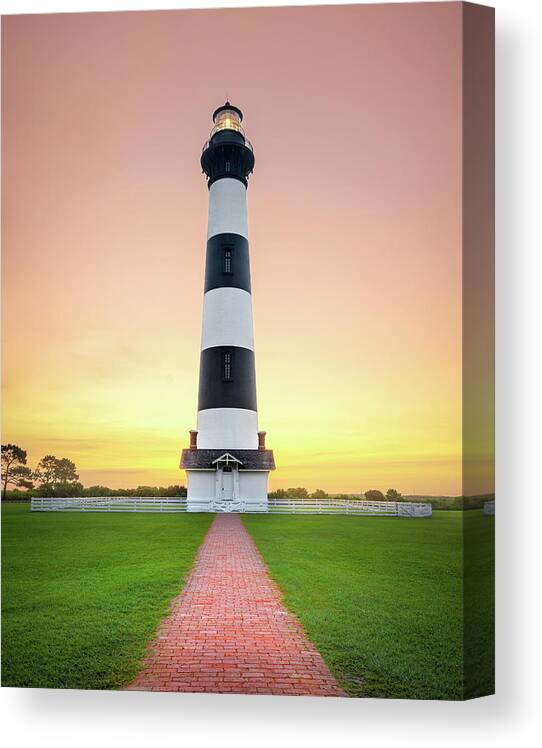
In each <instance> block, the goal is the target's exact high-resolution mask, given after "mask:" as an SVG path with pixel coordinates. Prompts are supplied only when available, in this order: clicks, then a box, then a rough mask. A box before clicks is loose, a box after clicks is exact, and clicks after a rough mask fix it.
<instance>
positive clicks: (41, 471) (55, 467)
mask: <svg viewBox="0 0 542 748" xmlns="http://www.w3.org/2000/svg"><path fill="white" fill-rule="evenodd" d="M34 479H35V480H36V481H37V482H38V483H39V484H40V493H42V495H45V496H48V495H52V494H55V493H64V494H65V495H68V496H69V495H71V496H73V495H74V492H79V490H82V488H83V487H82V486H81V484H80V483H77V481H78V479H79V476H78V475H77V472H76V467H75V463H73V462H72V461H71V460H68V459H67V458H65V457H64V458H62V459H60V460H59V459H58V457H55V456H54V455H45V457H43V458H42V459H41V460H40V461H39V462H38V466H37V467H36V470H35V472H34ZM79 487H80V489H79Z"/></svg>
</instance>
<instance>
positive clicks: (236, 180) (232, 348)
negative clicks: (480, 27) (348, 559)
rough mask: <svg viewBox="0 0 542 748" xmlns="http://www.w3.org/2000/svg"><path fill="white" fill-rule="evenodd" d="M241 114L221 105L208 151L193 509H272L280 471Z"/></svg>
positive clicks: (187, 459)
mask: <svg viewBox="0 0 542 748" xmlns="http://www.w3.org/2000/svg"><path fill="white" fill-rule="evenodd" d="M242 119H243V114H242V112H241V110H240V109H238V108H237V107H234V106H233V105H232V104H230V103H229V102H226V103H225V104H224V105H223V106H221V107H219V108H218V109H217V110H216V111H215V112H214V114H213V129H212V131H211V135H210V138H209V140H208V141H207V142H206V143H205V145H204V147H203V152H202V155H201V167H202V169H203V172H204V173H205V174H206V176H207V184H208V187H209V219H208V224H207V255H206V261H205V288H204V295H203V325H202V336H201V353H200V377H199V398H198V426H197V430H194V431H191V432H190V447H189V448H188V449H183V451H182V455H181V465H180V467H181V468H182V469H183V470H185V471H186V475H187V484H188V511H191V512H209V511H211V512H212V511H215V512H265V511H267V480H268V476H269V471H270V470H274V469H275V461H274V458H273V452H272V451H271V450H269V449H266V446H265V431H258V413H257V406H256V367H255V359H254V337H253V324H252V290H251V281H250V262H249V245H248V221H247V200H246V194H247V187H248V177H249V175H250V174H251V173H252V170H253V168H254V152H253V149H252V146H251V144H250V143H249V141H248V140H247V139H246V138H245V134H244V131H243V128H242V126H241V121H242Z"/></svg>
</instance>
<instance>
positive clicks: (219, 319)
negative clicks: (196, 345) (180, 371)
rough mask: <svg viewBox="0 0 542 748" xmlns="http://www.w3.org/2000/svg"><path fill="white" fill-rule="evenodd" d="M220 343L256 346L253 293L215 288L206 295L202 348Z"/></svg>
mask: <svg viewBox="0 0 542 748" xmlns="http://www.w3.org/2000/svg"><path fill="white" fill-rule="evenodd" d="M217 345H227V346H239V347H240V348H248V349H249V350H251V351H253V350H254V334H253V326H252V296H251V295H250V294H249V293H248V291H244V290H243V289H241V288H231V287H227V286H226V287H222V288H213V289H211V290H210V291H207V293H206V294H205V295H204V297H203V328H202V335H201V350H202V351H203V350H205V349H206V348H212V347H213V346H217Z"/></svg>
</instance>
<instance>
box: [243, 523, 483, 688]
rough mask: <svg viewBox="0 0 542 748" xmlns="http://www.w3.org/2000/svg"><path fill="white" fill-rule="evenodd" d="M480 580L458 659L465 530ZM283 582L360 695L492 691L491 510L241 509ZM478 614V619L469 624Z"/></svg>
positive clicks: (292, 604) (313, 634)
mask: <svg viewBox="0 0 542 748" xmlns="http://www.w3.org/2000/svg"><path fill="white" fill-rule="evenodd" d="M465 517H468V519H467V522H468V537H469V541H470V546H469V547H470V548H471V551H472V552H469V554H468V559H467V560H468V564H467V566H468V569H469V574H470V576H471V578H472V577H473V576H474V577H475V579H476V584H474V585H472V584H471V585H470V587H469V588H468V589H467V590H466V591H465V599H466V601H467V603H468V604H469V606H470V608H471V614H470V615H469V616H468V617H467V618H466V622H467V623H468V624H469V626H470V629H469V632H468V636H467V637H466V639H467V641H466V644H467V651H468V652H469V654H470V656H471V657H475V658H476V660H477V661H476V664H474V662H471V664H470V666H469V665H468V666H467V667H466V668H465V672H466V673H467V677H468V680H469V682H467V683H465V684H464V677H463V665H462V640H463V618H462V598H463V594H464V590H463V587H462V581H461V571H462V542H461V538H462V533H461V527H462V522H463V520H464V518H465ZM243 519H244V522H245V525H246V527H247V528H248V530H249V531H250V533H251V535H252V537H253V538H254V540H255V541H256V543H257V545H258V547H259V549H260V552H261V553H262V555H263V557H264V559H265V561H266V563H267V564H268V566H269V568H270V570H271V574H272V576H273V577H274V578H275V579H276V581H277V582H278V584H279V585H280V587H281V588H282V590H283V592H284V593H285V602H286V604H287V606H288V607H289V608H290V609H291V610H292V611H293V612H294V613H296V615H297V616H298V618H299V619H300V620H301V622H302V624H303V625H304V627H305V630H306V631H307V633H308V635H309V637H310V639H311V640H312V641H313V642H314V644H315V645H316V647H317V648H318V649H319V651H320V652H321V654H322V655H323V657H324V659H325V660H326V662H327V663H328V665H329V667H330V668H331V670H332V671H333V672H334V674H335V675H336V677H337V678H338V679H339V681H340V682H341V683H342V684H343V686H344V687H345V688H346V690H347V691H348V692H349V693H350V694H351V695H353V696H381V697H395V698H421V699H460V698H462V697H463V695H468V696H475V695H483V694H487V693H490V692H492V690H493V649H492V638H493V547H494V543H493V532H494V520H493V518H489V517H484V516H483V514H482V512H481V511H475V510H473V511H469V512H453V511H448V512H434V514H433V517H432V518H431V519H406V518H405V519H394V518H363V517H329V516H312V517H302V516H277V515H267V516H255V515H252V516H247V515H245V516H244V518H243ZM471 624H472V625H471Z"/></svg>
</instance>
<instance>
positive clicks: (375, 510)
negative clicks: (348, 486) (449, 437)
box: [268, 499, 433, 517]
mask: <svg viewBox="0 0 542 748" xmlns="http://www.w3.org/2000/svg"><path fill="white" fill-rule="evenodd" d="M268 511H269V512H270V513H271V514H352V515H356V516H360V517H361V516H365V517H431V516H432V514H433V510H432V507H431V504H422V503H414V502H410V501H353V500H349V499H318V500H312V499H307V500H300V499H269V509H268Z"/></svg>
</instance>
